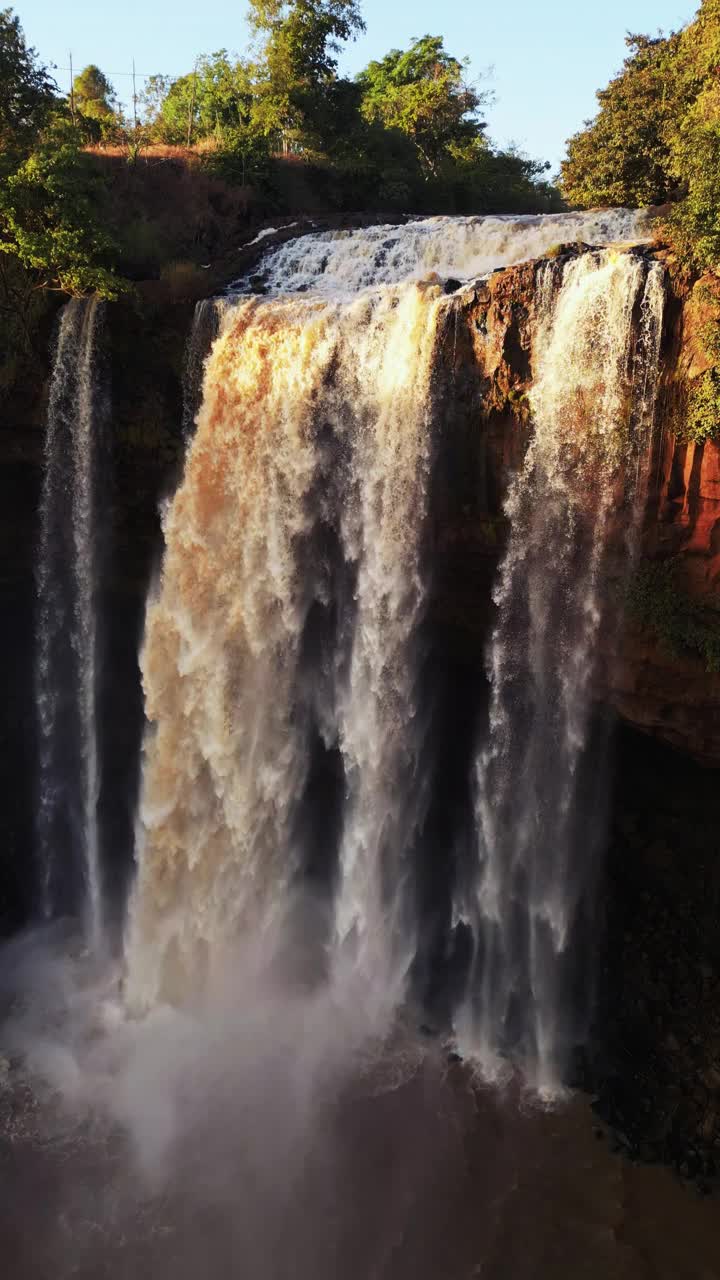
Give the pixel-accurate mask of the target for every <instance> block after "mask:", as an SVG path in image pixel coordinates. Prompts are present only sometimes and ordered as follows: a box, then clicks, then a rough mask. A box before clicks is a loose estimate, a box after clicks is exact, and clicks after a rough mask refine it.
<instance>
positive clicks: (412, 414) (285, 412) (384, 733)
mask: <svg viewBox="0 0 720 1280" xmlns="http://www.w3.org/2000/svg"><path fill="white" fill-rule="evenodd" d="M645 234H646V227H645V223H644V219H643V216H642V215H639V214H637V213H633V212H628V211H623V210H616V211H611V212H609V213H595V214H584V215H580V214H577V215H575V214H573V215H559V216H557V217H546V218H520V219H501V218H485V219H483V218H472V219H446V218H442V219H428V220H426V221H424V222H421V223H414V224H409V225H408V226H406V227H401V228H398V227H391V228H388V227H382V228H373V229H371V230H369V231H362V232H360V231H358V232H351V233H341V234H336V233H330V234H321V235H311V236H307V237H304V238H302V239H300V240H298V241H297V242H291V243H289V244H286V245H283V246H282V247H281V248H279V249H277V250H274V251H273V252H272V253H271V254H270V256H269V257H268V258H266V260H265V262H264V264H263V270H264V274H265V279H266V281H267V282H268V284H269V286H270V288H271V290H276V291H284V295H285V296H272V295H271V296H270V297H266V298H262V299H258V298H256V299H248V298H246V297H243V298H239V299H238V298H237V297H236V298H235V299H234V300H233V299H230V300H228V301H227V302H226V303H225V304H224V309H223V315H222V319H221V329H220V334H219V337H218V338H217V340H216V342H215V345H214V348H213V350H212V353H211V355H210V357H209V358H208V360H207V362H206V363H205V383H204V398H203V403H202V407H201V409H200V411H199V414H198V416H197V430H196V433H195V435H194V437H193V439H192V441H191V443H190V445H189V449H188V455H187V459H186V468H185V475H184V479H183V482H182V484H181V487H180V489H179V491H178V493H177V494H176V496H175V498H174V500H173V501H172V503H171V504H170V505H169V507H168V508H167V511H166V514H165V520H164V532H165V542H166V552H165V561H164V566H163V571H162V576H161V580H160V582H159V585H158V588H157V591H156V594H155V595H154V597H153V599H152V601H151V603H150V606H149V610H148V618H147V630H146V639H145V646H144V652H143V657H142V667H143V676H144V686H145V693H146V705H147V712H148V718H149V721H150V728H149V730H148V734H147V739H146V747H145V767H144V777H143V789H142V802H141V813H140V821H139V835H138V875H137V880H136V885H135V888H134V892H133V895H132V899H131V903H130V908H129V919H128V928H127V938H126V943H127V945H126V957H127V980H126V993H127V998H128V1000H129V1002H130V1003H131V1005H133V1006H134V1007H136V1008H148V1007H150V1006H151V1005H152V1004H153V1003H154V1002H155V1001H157V1000H158V999H159V998H162V997H169V998H171V999H173V1000H177V1001H178V1002H182V1001H183V1000H184V999H186V998H188V996H190V995H192V993H193V992H196V991H198V990H199V989H201V988H202V987H203V985H204V984H205V982H206V981H207V979H208V978H210V977H212V975H213V973H215V972H217V973H221V972H222V970H223V968H224V967H226V966H225V961H226V958H227V956H228V953H229V952H231V951H232V949H233V947H234V946H235V945H236V942H237V940H238V938H240V937H246V936H247V935H248V934H250V933H253V934H261V935H265V936H271V937H275V936H276V935H277V933H278V931H280V932H282V929H283V925H285V924H287V922H288V920H289V919H290V918H291V917H292V913H293V910H294V909H295V904H296V903H297V901H298V900H299V899H300V898H301V897H302V894H303V892H304V891H305V890H306V889H307V885H308V881H309V880H313V878H314V877H315V872H316V869H317V868H316V864H317V862H318V858H317V851H315V852H313V845H314V843H317V841H318V838H319V837H318V824H319V823H320V817H319V815H318V812H317V810H318V809H320V808H323V809H327V810H330V809H333V807H334V806H336V805H337V807H338V808H339V811H340V819H339V822H338V824H337V830H336V832H335V835H334V837H333V838H332V839H331V840H330V844H331V845H332V856H331V859H330V861H331V863H332V865H331V866H328V865H324V871H323V875H324V884H323V889H322V892H324V893H325V894H326V896H327V900H328V901H329V902H331V904H332V905H331V909H330V912H329V921H328V920H325V923H324V924H323V930H324V932H323V935H322V938H321V947H322V950H323V954H324V956H325V964H326V968H327V970H328V973H329V976H330V978H331V980H332V981H335V982H338V983H343V984H347V981H348V977H350V978H351V979H352V980H359V981H360V983H361V986H360V987H357V986H356V987H355V988H354V990H355V991H356V992H357V991H360V990H361V991H362V995H363V999H366V1000H367V999H369V1000H370V1003H372V1001H373V1000H374V999H375V997H377V1000H378V1002H379V1006H381V1007H382V1008H384V1009H385V1010H387V1011H391V1010H392V1009H394V1008H397V1007H398V1005H399V1004H400V1003H401V1002H402V1000H403V996H404V993H405V992H406V989H407V981H406V980H407V977H408V974H409V971H410V967H411V964H412V961H413V958H414V956H415V954H416V948H417V943H418V926H419V923H420V922H419V921H418V920H417V919H416V911H417V901H418V899H417V891H418V884H417V867H416V865H415V858H416V853H417V848H418V847H419V845H420V844H422V840H423V839H424V831H423V827H424V822H425V818H426V816H427V808H428V803H429V802H428V796H427V794H426V793H427V789H428V779H427V778H426V776H425V774H424V764H423V760H424V752H425V750H426V749H427V750H430V747H431V744H429V740H428V735H427V716H426V711H427V706H426V705H425V704H423V696H425V695H422V693H421V689H420V684H421V661H422V651H421V639H420V637H421V635H422V633H423V621H424V617H425V611H426V604H427V594H428V566H427V564H426V560H425V534H426V523H427V514H428V503H429V497H428V493H429V478H430V475H429V473H430V463H431V455H432V450H433V447H434V440H433V430H434V421H435V419H437V418H439V414H438V412H437V406H436V405H435V403H434V397H433V372H434V363H435V357H436V352H437V347H438V335H439V334H440V332H441V329H442V324H444V322H445V320H447V319H449V318H451V317H452V316H453V313H455V321H456V323H457V315H458V312H457V308H458V306H459V295H458V296H455V297H454V296H453V290H454V288H455V284H456V282H457V278H458V277H467V276H468V275H473V274H474V273H475V272H477V271H478V270H489V269H491V268H493V267H495V266H498V265H501V263H502V262H517V261H521V260H523V259H525V258H528V257H530V256H532V255H535V254H538V253H541V252H542V251H543V249H546V248H548V247H549V246H551V245H553V244H556V243H557V242H558V241H560V240H563V239H564V240H567V239H568V238H572V239H573V240H580V241H585V240H592V241H593V242H595V243H606V242H608V241H611V240H620V239H623V240H634V241H638V240H641V239H642V238H643V236H644V235H645ZM563 262H564V263H565V265H564V266H563V265H562V263H563ZM438 271H442V272H443V273H445V274H448V275H449V276H451V278H452V281H453V284H452V285H451V287H450V289H449V290H448V292H444V291H443V289H442V288H441V287H440V286H439V284H438V281H437V272H438ZM423 275H425V276H428V275H429V277H430V279H429V281H427V280H426V281H422V280H421V279H420V278H419V277H421V276H423ZM408 277H410V278H409V279H408ZM297 291H300V292H301V293H302V294H303V296H302V297H301V298H298V297H297V296H292V295H293V294H296V293H297ZM288 295H290V296H288ZM662 296H663V290H662V284H661V272H660V268H658V267H654V266H648V264H647V261H646V259H645V258H644V257H643V256H642V255H641V254H638V253H620V254H619V253H615V252H611V253H609V254H603V253H601V252H593V253H585V254H581V255H580V256H578V257H576V258H574V259H573V260H572V261H570V262H568V261H567V259H562V260H561V261H560V262H554V263H552V264H549V265H548V266H547V267H546V268H544V271H543V273H542V274H541V275H539V276H538V280H537V297H538V302H537V315H536V319H535V326H534V328H535V332H534V342H533V348H534V349H533V364H534V372H535V384H534V388H533V392H532V397H531V408H532V416H533V420H534V423H535V436H534V440H533V442H532V444H531V446H530V449H529V452H528V455H527V460H526V462H525V465H524V467H523V468H522V470H521V472H520V474H519V475H518V477H517V478H516V480H515V481H514V482H513V484H512V487H511V491H510V496H509V499H508V515H509V517H510V525H511V532H510V543H509V547H508V550H507V554H506V556H505V559H504V562H503V565H502V569H501V573H500V580H499V584H498V587H497V591H496V597H497V603H498V605H499V611H500V612H499V621H498V624H497V628H496V631H495V634H494V636H493V640H492V645H491V653H490V662H489V665H490V679H491V707H490V731H489V737H488V740H487V742H486V743H485V745H484V747H483V749H482V751H481V753H480V758H479V762H478V766H477V774H478V781H477V813H476V819H477V826H478V842H479V858H478V869H477V875H476V876H475V879H474V883H473V888H472V890H471V892H470V893H468V892H467V887H466V885H465V884H464V885H463V886H462V887H460V886H458V888H457V891H456V895H455V896H456V902H455V913H456V918H461V917H462V918H463V919H465V920H467V921H468V922H469V923H470V924H471V926H472V930H473V936H474V938H475V959H474V964H473V973H472V975H471V982H470V988H471V990H470V994H469V996H468V999H467V1002H466V1008H465V1010H464V1013H463V1017H462V1024H463V1026H462V1040H463V1042H464V1043H465V1044H466V1046H467V1047H468V1048H469V1049H470V1051H472V1052H474V1053H476V1054H477V1055H478V1056H479V1058H480V1060H481V1062H482V1063H483V1064H484V1069H485V1070H486V1072H487V1073H488V1074H493V1072H495V1073H496V1074H497V1070H498V1064H499V1063H500V1062H501V1060H504V1059H506V1058H507V1057H508V1056H509V1057H512V1058H513V1059H514V1060H515V1061H518V1060H519V1061H520V1063H521V1065H522V1066H523V1067H524V1069H525V1071H526V1073H527V1075H528V1077H529V1078H530V1079H531V1080H533V1081H534V1082H535V1084H536V1085H537V1087H538V1088H539V1089H541V1090H548V1089H550V1088H551V1087H552V1086H553V1085H554V1084H555V1083H556V1082H557V1079H558V1077H559V1074H560V1072H561V1059H562V1056H563V1052H564V1050H565V1048H566V1045H567V1043H568V1042H569V1041H570V1040H571V1039H572V1029H571V1027H570V1026H569V1025H566V1022H567V1021H568V1020H567V1009H568V1007H569V1005H568V999H567V992H566V989H565V987H564V986H563V984H564V983H566V976H567V975H566V973H565V969H566V965H565V957H566V955H567V953H568V950H569V944H570V940H571V937H572V935H573V933H574V931H575V927H576V923H577V919H578V914H579V907H580V905H581V904H582V903H583V902H584V901H585V900H586V898H587V896H588V893H589V890H590V881H591V870H592V861H593V859H592V857H591V856H590V852H589V850H590V847H591V846H593V840H592V838H590V836H588V834H587V833H586V832H584V830H583V812H584V809H583V801H582V794H581V793H582V789H583V783H582V774H583V768H584V760H585V755H586V747H587V744H588V736H589V724H590V705H591V689H592V678H593V673H594V666H595V659H596V654H597V639H598V635H599V633H600V631H601V630H602V629H603V628H604V629H605V630H606V631H607V630H611V627H610V617H611V614H612V613H613V607H612V606H611V604H610V596H609V589H608V578H609V576H610V568H609V567H610V564H611V561H612V560H613V557H612V554H611V552H612V546H613V538H614V534H613V521H612V519H611V516H612V512H613V509H614V507H615V506H616V505H617V504H618V503H619V502H620V501H621V499H623V495H624V499H623V500H624V504H625V507H624V511H625V514H624V521H625V524H624V528H625V530H626V532H627V531H628V530H629V531H630V532H629V535H628V536H629V537H630V541H632V540H633V537H634V536H635V535H636V534H637V530H638V527H639V526H638V521H639V515H638V512H639V511H640V509H641V494H642V489H643V483H642V482H643V464H642V462H641V459H642V458H643V457H645V454H643V443H644V439H645V437H646V434H647V428H648V424H649V423H650V421H651V419H652V414H653V408H654V387H655V382H656V375H657V360H658V344H659V329H660V317H661V310H662ZM196 323H199V322H198V320H197V315H196ZM638 333H639V337H638ZM615 541H617V539H615ZM549 554H550V555H551V560H552V573H549V572H548V555H549ZM615 576H616V581H617V576H618V575H617V574H616V575H615ZM615 612H617V611H616V610H615ZM431 754H432V753H431ZM318 762H320V766H321V767H319V768H318ZM318 777H321V778H322V779H323V780H324V781H323V785H324V786H327V787H329V788H330V790H328V791H325V792H322V793H318V792H317V786H318V783H317V779H318ZM328 779H330V781H328ZM310 797H313V799H311V798H310ZM313 805H314V812H313V813H309V810H310V809H312V808H313ZM595 843H597V841H595ZM311 867H312V868H313V870H312V874H310V868H311ZM315 887H316V886H315ZM343 989H344V990H345V991H347V987H346V986H345V987H344V988H343Z"/></svg>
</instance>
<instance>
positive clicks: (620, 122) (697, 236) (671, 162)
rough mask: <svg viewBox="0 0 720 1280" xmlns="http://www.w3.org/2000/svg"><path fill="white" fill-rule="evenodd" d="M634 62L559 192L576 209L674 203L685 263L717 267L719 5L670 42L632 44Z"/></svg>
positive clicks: (718, 1)
mask: <svg viewBox="0 0 720 1280" xmlns="http://www.w3.org/2000/svg"><path fill="white" fill-rule="evenodd" d="M627 43H628V46H629V49H630V54H629V57H628V58H627V59H626V61H625V64H624V66H623V68H622V70H621V71H620V73H619V75H617V76H616V77H615V78H614V79H613V80H612V81H611V82H610V84H609V85H608V86H607V88H606V89H602V90H601V91H600V92H599V94H598V102H599V108H600V109H599V111H598V114H597V116H596V117H595V119H594V120H592V121H589V122H588V123H587V125H586V127H585V129H583V130H582V131H581V132H580V133H578V134H576V135H575V137H574V138H571V139H570V142H569V144H568V157H567V160H566V161H565V163H564V164H563V166H562V179H561V182H562V190H563V193H564V195H565V196H566V198H567V199H568V200H569V201H570V202H571V203H572V204H575V205H579V206H581V207H587V206H590V205H594V204H625V205H630V206H639V205H647V204H664V203H665V202H668V201H669V202H671V203H672V205H673V209H672V212H671V213H670V215H669V219H668V226H669V229H670V232H671V234H672V236H673V238H674V241H675V244H676V247H677V248H678V250H679V252H680V253H681V254H682V256H683V259H684V260H685V261H686V262H687V263H689V264H693V265H694V266H695V267H698V268H702V267H707V266H710V265H713V264H715V263H717V262H718V261H720V88H719V87H718V78H717V77H718V67H720V0H702V4H701V5H700V8H699V10H698V12H697V14H696V16H695V18H694V20H693V21H692V22H690V23H689V24H688V25H687V26H686V27H685V28H683V30H682V31H679V32H673V33H671V34H670V35H668V36H656V37H650V36H638V35H633V36H629V37H628V41H627Z"/></svg>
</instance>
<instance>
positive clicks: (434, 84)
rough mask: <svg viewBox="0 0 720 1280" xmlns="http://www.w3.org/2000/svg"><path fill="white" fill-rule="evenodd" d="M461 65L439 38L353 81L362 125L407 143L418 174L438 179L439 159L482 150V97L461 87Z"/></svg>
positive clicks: (426, 39)
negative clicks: (421, 170)
mask: <svg viewBox="0 0 720 1280" xmlns="http://www.w3.org/2000/svg"><path fill="white" fill-rule="evenodd" d="M465 74H466V63H465V62H460V61H459V60H458V59H457V58H453V57H451V55H450V54H449V53H447V52H446V50H445V48H444V45H443V39H442V36H423V37H422V38H421V39H419V40H414V41H413V43H412V44H411V46H410V48H409V49H407V50H404V51H403V50H401V49H393V50H391V52H390V53H388V54H386V56H385V57H384V58H383V59H382V60H381V61H380V62H371V63H370V65H369V66H368V67H367V68H366V69H365V71H363V72H361V73H360V75H359V76H358V82H359V84H360V85H361V87H362V90H363V99H362V113H363V115H364V117H365V119H366V120H368V121H375V122H379V123H381V124H382V125H383V126H384V127H385V128H386V129H397V130H399V131H400V132H401V133H405V134H407V136H408V137H409V138H411V139H412V141H413V143H414V145H415V147H416V149H417V152H418V155H419V157H420V160H421V163H422V165H423V168H424V169H425V171H426V173H427V174H429V175H433V176H437V175H438V173H439V171H440V166H441V163H442V161H443V159H448V158H452V159H457V158H460V157H461V156H462V154H463V153H464V152H465V153H467V152H468V149H469V150H470V151H474V150H476V149H477V148H478V146H485V145H486V144H485V142H484V137H483V131H484V129H485V124H484V122H483V121H481V120H480V119H479V110H480V107H481V106H482V104H483V102H484V101H485V100H486V95H483V94H480V93H478V92H477V91H476V90H475V89H473V88H472V87H471V86H469V85H468V84H467V83H466V79H465Z"/></svg>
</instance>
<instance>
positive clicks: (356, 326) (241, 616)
mask: <svg viewBox="0 0 720 1280" xmlns="http://www.w3.org/2000/svg"><path fill="white" fill-rule="evenodd" d="M445 305H447V300H446V299H445V298H444V297H443V296H442V294H441V292H440V290H439V289H438V288H436V287H431V288H429V289H428V288H424V287H420V286H416V285H409V286H404V287H402V288H399V289H393V290H387V291H381V292H375V293H372V294H368V295H365V296H362V297H359V298H357V299H355V300H353V301H351V302H349V303H347V304H346V303H341V302H329V301H324V300H320V299H317V298H308V299H304V298H303V299H301V300H285V299H271V300H267V301H259V300H242V301H239V302H237V303H236V304H235V305H234V306H233V307H230V308H229V309H228V310H227V312H226V314H225V317H224V323H223V328H222V332H221V334H220V337H219V338H218V340H217V342H216V344H215V346H214V348H213V351H212V355H211V357H210V359H209V362H208V365H207V371H206V377H205V388H204V399H203V404H202V408H201V410H200V413H199V415H198V420H197V430H196V433H195V436H194V437H193V440H192V443H191V445H190V448H189V453H188V456H187V461H186V467H185V474H184V478H183V482H182V485H181V487H180V489H179V491H178V493H177V494H176V496H175V499H174V501H173V502H172V503H171V505H170V507H169V509H168V511H167V513H166V516H165V521H164V535H165V546H166V551H165V560H164V565H163V571H162V578H161V581H160V583H159V586H158V589H157V594H156V595H155V597H154V599H153V600H152V601H151V603H150V606H149V609H148V617H147V626H146V637H145V645H144V650H143V655H142V669H143V680H144V687H145V695H146V707H147V714H148V718H149V721H150V725H151V727H150V729H149V731H148V737H147V741H146V747H145V755H146V759H145V769H144V778H143V795H142V802H141V813H140V824H139V825H140V832H139V840H138V845H139V848H138V876H137V883H136V887H135V892H134V894H133V899H132V902H131V905H130V918H129V925H128V942H127V960H128V978H127V990H128V997H129V999H130V1000H131V1002H133V1003H135V1004H136V1005H138V1006H140V1007H143V1006H147V1005H149V1004H151V1003H152V1002H153V1001H154V1000H155V999H156V998H157V997H158V995H160V994H164V995H166V996H167V995H170V996H172V995H173V994H178V993H179V994H180V995H182V994H183V993H187V991H188V989H192V988H193V987H195V986H197V985H202V982H203V979H204V977H205V976H206V975H212V973H213V971H215V970H216V969H220V968H221V966H222V963H223V959H224V957H225V955H226V954H227V951H228V949H230V948H232V946H233V943H234V940H235V939H236V938H238V937H240V936H243V935H244V934H247V932H248V931H249V930H253V931H255V932H263V931H267V930H272V929H273V927H275V926H276V925H277V923H278V920H279V919H282V918H283V916H284V913H285V912H286V911H287V910H288V909H289V906H290V903H291V900H292V897H293V892H294V889H295V887H296V885H297V882H298V878H299V877H301V875H302V872H303V840H302V837H301V834H300V833H299V830H298V823H299V818H300V810H301V807H302V797H303V794H304V791H305V789H306V787H307V785H308V773H309V768H310V750H311V747H310V744H311V743H312V742H313V741H315V742H318V743H319V744H320V748H319V749H320V750H322V751H325V752H334V753H335V754H336V756H337V757H339V758H340V760H341V761H342V762H343V770H344V775H345V782H344V784H343V790H344V805H345V817H344V823H343V837H342V841H341V848H340V854H339V858H338V863H337V866H336V867H335V868H334V871H333V876H332V879H333V890H334V894H335V902H336V917H335V924H334V926H333V927H332V928H331V930H330V933H331V937H330V939H329V947H330V950H331V952H333V953H334V954H335V955H336V956H337V967H338V969H343V968H347V967H348V965H349V967H350V969H351V970H352V971H354V970H356V969H358V970H360V971H362V972H363V973H364V975H365V977H366V978H367V979H368V980H369V982H370V983H371V984H373V986H374V989H375V990H378V991H386V990H387V988H388V984H389V983H390V981H391V979H392V978H394V976H395V974H396V973H397V972H399V973H400V974H401V975H402V973H403V972H404V968H405V967H406V966H407V960H405V961H404V962H403V960H402V959H401V958H400V957H399V955H398V947H397V946H396V945H395V943H396V941H397V939H396V938H395V937H394V928H393V925H394V922H397V920H398V917H399V916H400V915H402V914H403V913H404V911H405V910H406V908H407V894H406V893H405V881H406V878H407V875H408V868H407V866H406V865H405V859H404V854H405V853H406V851H407V849H408V847H409V845H410V844H411V842H412V837H413V829H414V826H415V825H416V824H417V822H418V821H419V818H420V815H419V801H418V800H417V798H416V797H413V796H412V787H411V780H412V776H413V772H414V770H415V765H416V757H417V750H418V746H417V742H416V733H417V729H416V726H414V723H413V712H414V701H413V699H414V694H415V683H416V680H417V674H416V631H417V626H418V622H419V619H420V616H421V614H422V608H423V583H422V567H421V542H422V534H423V524H424V516H425V494H426V484H427V473H428V466H429V446H428V438H429V428H430V417H431V415H430V411H429V404H430V393H431V388H430V380H431V372H432V355H433V344H434V336H435V331H436V327H437V323H438V318H439V316H440V313H441V311H442V309H443V307H444V306H445ZM343 602H345V607H343ZM316 632H319V638H318V635H317V634H316ZM308 653H309V654H310V655H311V656H310V657H308ZM308 662H310V669H309V670H308V669H307V668H308ZM349 957H350V958H349ZM394 966H398V967H397V968H395V967H394Z"/></svg>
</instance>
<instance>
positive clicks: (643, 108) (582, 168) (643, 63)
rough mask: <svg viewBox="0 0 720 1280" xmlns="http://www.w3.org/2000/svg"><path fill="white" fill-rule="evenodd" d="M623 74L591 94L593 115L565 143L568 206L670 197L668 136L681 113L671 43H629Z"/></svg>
mask: <svg viewBox="0 0 720 1280" xmlns="http://www.w3.org/2000/svg"><path fill="white" fill-rule="evenodd" d="M626 43H627V45H628V47H629V49H630V50H631V53H630V56H629V57H628V58H626V60H625V63H624V66H623V70H622V71H621V72H620V74H619V75H618V76H616V77H615V79H614V80H611V82H610V84H609V85H608V87H607V89H602V90H600V92H599V93H598V95H597V97H598V102H599V104H600V110H599V112H598V115H597V116H596V118H595V120H593V121H588V122H587V124H586V126H585V128H584V129H583V130H581V132H580V133H577V134H575V136H574V137H573V138H571V139H570V141H569V142H568V158H567V160H565V161H564V162H563V164H562V166H561V174H562V178H561V186H562V191H563V194H564V195H565V197H566V199H567V200H569V201H570V203H571V204H573V205H579V206H580V207H581V208H588V207H590V206H592V205H630V206H633V207H638V206H641V205H648V204H662V203H663V202H664V201H666V200H668V199H670V198H672V197H673V195H675V194H676V193H677V190H678V179H677V177H676V175H675V173H674V166H673V161H672V133H673V130H674V129H675V128H676V127H677V120H678V113H679V112H680V111H681V110H682V107H683V105H684V95H683V86H682V85H681V84H680V83H679V82H678V77H677V76H675V75H674V74H673V66H674V58H675V56H676V53H677V46H678V37H677V36H671V37H670V38H669V39H667V40H664V39H662V38H657V39H651V38H650V37H648V36H640V35H631V36H628V37H627V40H626Z"/></svg>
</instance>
